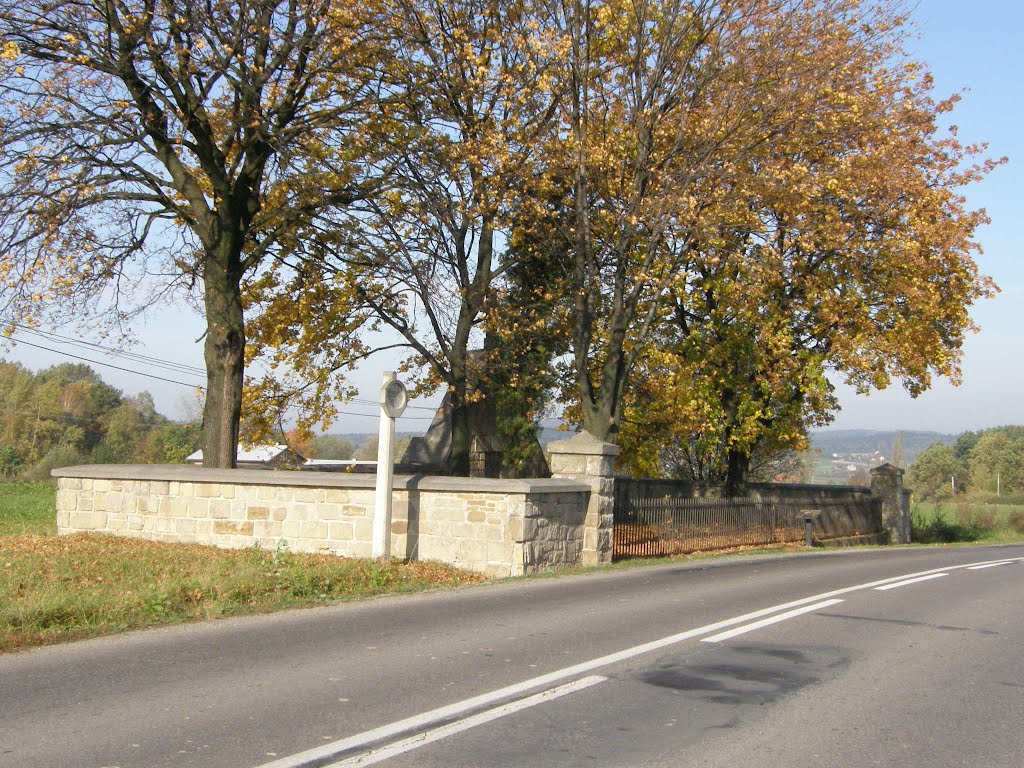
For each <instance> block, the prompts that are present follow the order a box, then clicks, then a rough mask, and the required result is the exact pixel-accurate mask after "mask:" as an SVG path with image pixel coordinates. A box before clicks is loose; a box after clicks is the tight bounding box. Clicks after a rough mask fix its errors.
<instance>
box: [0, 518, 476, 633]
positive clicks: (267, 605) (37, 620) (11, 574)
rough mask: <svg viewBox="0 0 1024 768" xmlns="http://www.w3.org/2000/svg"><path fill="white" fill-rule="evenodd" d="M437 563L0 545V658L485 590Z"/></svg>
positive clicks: (201, 549) (24, 539)
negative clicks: (396, 597)
mask: <svg viewBox="0 0 1024 768" xmlns="http://www.w3.org/2000/svg"><path fill="white" fill-rule="evenodd" d="M483 579H484V577H483V576H480V575H478V574H474V573H467V572H465V571H460V570H458V569H457V568H453V567H450V566H447V565H443V564H440V563H431V562H408V563H406V562H401V561H392V562H389V563H378V562H375V561H370V560H357V559H347V558H341V557H334V556H330V555H306V554H296V553H292V552H288V551H285V550H278V551H266V550H262V549H258V548H253V549H247V550H222V549H217V548H215V547H206V546H198V545H187V544H159V543H155V542H148V541H138V540H134V539H123V538H118V537H115V536H105V535H102V534H81V535H75V536H59V537H58V536H15V537H6V538H0V595H4V598H5V599H4V600H2V601H0V652H3V651H12V650H17V649H20V648H26V647H29V646H35V645H47V644H51V643H58V642H63V641H66V640H74V639H79V638H85V637H95V636H98V635H107V634H113V633H116V632H122V631H124V630H127V629H136V628H140V627H151V626H156V625H160V624H174V623H179V622H184V621H193V620H201V619H211V618H216V617H221V616H237V615H243V614H251V613H266V612H269V611H276V610H281V609H284V608H295V607H300V606H313V605H319V604H325V603H332V602H339V601H345V600H355V599H360V598H366V597H372V596H375V595H382V594H386V593H399V592H414V591H419V590H424V589H433V588H437V587H451V586H458V585H462V584H468V583H472V582H477V581H482V580H483Z"/></svg>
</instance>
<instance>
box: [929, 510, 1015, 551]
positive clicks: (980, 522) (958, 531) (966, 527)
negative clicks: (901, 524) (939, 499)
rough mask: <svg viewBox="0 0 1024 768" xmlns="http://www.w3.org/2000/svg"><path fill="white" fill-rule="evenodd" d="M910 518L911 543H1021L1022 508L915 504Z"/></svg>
mask: <svg viewBox="0 0 1024 768" xmlns="http://www.w3.org/2000/svg"><path fill="white" fill-rule="evenodd" d="M910 514H911V521H912V530H913V541H914V543H920V544H952V543H957V542H983V543H986V544H1008V543H1014V542H1020V541H1024V505H1018V504H988V503H983V502H970V501H958V502H947V503H934V504H932V503H919V504H915V505H914V506H913V508H912V509H911V513H910Z"/></svg>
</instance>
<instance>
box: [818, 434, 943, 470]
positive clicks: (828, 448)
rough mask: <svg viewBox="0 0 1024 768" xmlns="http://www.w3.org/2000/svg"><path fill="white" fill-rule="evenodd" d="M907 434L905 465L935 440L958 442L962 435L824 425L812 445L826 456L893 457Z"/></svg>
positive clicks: (938, 441)
mask: <svg viewBox="0 0 1024 768" xmlns="http://www.w3.org/2000/svg"><path fill="white" fill-rule="evenodd" d="M901 433H902V435H903V462H902V464H903V466H904V467H908V466H910V465H911V464H912V463H913V462H914V460H915V459H916V458H917V457H918V456H920V455H921V453H922V452H923V451H924V450H925V449H926V448H927V447H928V446H929V445H931V444H932V443H944V444H947V445H950V444H952V443H954V442H956V439H957V437H958V435H951V434H946V433H943V432H915V431H912V430H902V431H901V430H893V431H888V432H880V431H877V430H871V429H823V430H816V431H813V432H811V445H812V447H813V448H814V449H815V450H816V451H820V452H821V455H822V456H823V457H828V456H832V455H833V454H839V455H840V456H843V455H851V454H855V453H874V452H876V451H878V452H880V453H882V454H883V455H884V456H886V458H887V459H889V458H892V453H893V447H894V446H895V445H896V441H897V439H898V438H899V435H900V434H901Z"/></svg>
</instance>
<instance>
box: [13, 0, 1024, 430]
mask: <svg viewBox="0 0 1024 768" xmlns="http://www.w3.org/2000/svg"><path fill="white" fill-rule="evenodd" d="M914 15H915V18H916V21H917V24H918V28H919V32H920V39H918V40H913V41H911V42H910V45H909V48H910V50H911V52H912V53H913V54H914V55H915V56H916V57H917V58H920V59H922V60H924V61H926V62H928V63H929V64H930V65H931V68H932V71H933V73H934V76H935V84H936V95H937V96H939V97H942V96H945V95H948V94H951V93H954V92H960V91H965V92H964V93H963V100H962V101H961V103H960V105H959V106H958V108H957V109H956V111H955V112H954V113H953V116H952V122H954V123H956V124H957V125H958V126H959V127H960V136H961V138H962V139H963V140H964V141H967V142H975V141H987V142H988V143H989V147H990V149H989V153H990V155H991V156H993V157H1001V156H1004V155H1005V156H1007V157H1009V158H1010V162H1009V164H1008V165H1006V166H1003V167H1001V168H999V169H997V170H996V171H995V172H994V173H993V174H992V175H991V176H989V177H988V178H987V179H986V180H985V181H984V182H983V183H981V184H979V185H976V186H975V187H974V188H971V189H970V190H968V192H967V196H968V201H969V203H970V205H971V206H972V207H976V208H978V207H983V208H985V209H986V210H987V211H988V214H989V216H990V217H991V219H992V223H991V224H990V225H988V226H987V227H984V228H983V229H982V230H980V231H979V233H978V237H977V239H978V241H979V242H980V243H981V244H982V246H983V248H984V254H983V255H982V256H981V258H980V261H979V263H980V266H981V269H982V271H983V272H985V273H986V274H988V275H991V276H992V277H993V278H995V280H996V282H997V283H998V285H999V286H1000V288H1001V293H1000V294H999V295H998V296H997V297H996V298H995V299H993V300H989V301H985V302H982V303H981V304H979V305H977V306H976V307H975V308H974V311H973V313H972V314H973V316H974V318H975V321H976V322H977V323H978V324H979V325H980V326H981V332H980V333H979V334H977V335H975V336H972V337H971V338H970V339H968V341H967V343H966V345H965V348H964V360H963V385H962V386H961V387H959V388H955V387H952V386H950V385H949V384H948V382H945V381H937V382H936V383H935V386H934V387H933V388H932V390H931V391H929V392H927V393H925V394H924V395H922V396H920V397H918V398H916V399H912V398H910V397H909V396H907V395H906V394H905V393H904V392H903V391H902V390H901V389H900V388H899V387H894V388H890V389H889V390H886V391H884V392H879V393H873V394H871V395H870V396H862V395H857V394H856V393H854V392H853V391H852V390H849V389H847V388H845V387H840V388H839V396H840V404H841V405H842V410H841V411H840V412H839V413H838V414H837V415H836V419H835V422H834V424H833V425H832V426H833V427H835V428H842V429H884V430H888V429H908V430H917V429H922V430H935V431H940V432H953V433H956V432H962V431H964V430H967V429H978V428H984V427H990V426H997V425H1000V424H1010V423H1016V424H1024V396H1022V385H1021V382H1022V381H1024V266H1022V262H1021V259H1020V258H1019V257H1018V256H1019V251H1020V248H1019V245H1018V241H1019V236H1018V230H1019V228H1020V226H1021V222H1024V196H1022V191H1024V131H1021V121H1022V117H1024V106H1022V104H1021V98H1022V94H1024V63H1022V61H1021V59H1020V58H1019V56H1018V54H1017V53H1016V51H1017V47H1018V45H1019V36H1020V34H1021V31H1022V30H1024V2H1017V0H974V1H973V2H969V3H968V2H965V1H964V0H920V2H919V3H918V5H917V7H916V9H915V12H914ZM138 331H139V336H140V341H141V343H140V345H139V347H138V349H139V351H145V353H146V354H149V355H153V356H155V357H160V358H163V359H169V360H175V361H178V362H181V363H185V364H188V365H193V366H201V365H202V345H201V342H199V341H198V339H199V337H200V336H201V335H202V332H203V324H202V322H201V321H200V320H199V319H198V318H197V317H195V316H194V315H188V314H185V313H178V312H174V311H172V310H165V311H162V312H157V313H155V314H154V315H153V316H152V317H151V318H150V319H149V321H148V322H147V323H146V324H145V325H142V326H140V327H139V328H138ZM68 333H69V335H72V334H71V332H70V331H69V332H68ZM41 343H44V344H46V342H41ZM48 346H56V345H52V344H48ZM61 348H62V349H65V350H67V351H70V352H71V353H72V354H80V355H82V356H83V357H89V358H92V359H94V360H97V361H103V362H109V363H113V364H115V365H123V366H124V367H126V368H135V369H140V368H141V366H139V365H138V364H136V363H133V362H125V361H119V360H118V359H115V358H111V357H106V356H103V355H102V354H100V353H98V352H95V351H85V350H82V349H73V348H70V347H66V346H62V347H61ZM5 356H6V357H7V358H8V359H12V360H17V361H20V362H22V363H24V364H25V365H27V366H29V367H30V368H33V369H39V368H42V367H46V366H48V365H53V364H55V363H58V362H63V361H65V360H67V359H68V358H66V357H62V356H60V355H55V354H53V353H47V352H43V351H41V350H38V349H32V348H29V347H27V346H24V345H19V346H17V347H16V348H14V349H13V350H12V351H10V352H9V353H7V354H6V355H5ZM387 365H388V362H387V361H384V360H381V361H379V362H375V361H371V362H370V363H369V364H368V365H366V366H364V368H363V369H362V370H361V371H360V372H359V373H358V375H357V376H356V377H355V382H356V384H357V385H359V386H360V388H361V393H360V397H361V398H364V399H371V398H374V399H375V397H376V395H375V393H376V390H377V387H378V386H379V382H380V374H381V371H382V370H383V368H384V367H385V366H387ZM94 367H95V368H96V370H97V371H99V372H100V374H101V375H102V376H103V378H104V379H105V380H107V381H109V382H110V383H111V384H113V385H114V386H116V387H118V388H120V389H122V390H123V391H125V392H127V393H134V392H138V391H141V390H143V389H146V390H149V391H150V392H151V393H152V394H153V396H154V398H155V399H156V403H157V407H158V409H159V410H160V411H161V412H163V413H166V414H168V415H172V416H177V415H180V413H181V401H182V399H183V398H184V399H188V398H189V397H190V392H191V391H190V389H189V388H188V387H183V386H178V385H174V384H168V383H164V382H160V381H157V380H153V379H149V378H144V377H141V376H137V375H133V374H130V373H124V372H121V371H117V370H113V369H111V368H106V367H101V366H94ZM142 370H146V369H145V368H142ZM150 372H152V373H156V374H161V372H160V371H158V370H153V369H151V370H150ZM161 375H163V374H161ZM166 375H167V376H168V378H182V377H181V376H176V375H171V374H166ZM187 380H188V381H195V383H202V380H201V378H188V379H187ZM344 410H345V411H347V412H349V413H350V414H367V416H366V417H364V418H360V417H356V416H344V417H343V419H342V421H341V423H339V424H338V425H336V426H335V427H334V428H333V429H334V430H336V431H345V432H357V431H360V432H372V431H375V430H376V418H375V416H370V414H374V408H373V407H372V406H370V405H367V404H365V403H363V404H360V403H353V404H350V405H348V406H346V407H345V409H344ZM407 415H408V418H406V419H403V420H402V421H400V422H399V429H402V430H408V431H413V430H417V431H418V430H422V429H424V428H425V425H426V423H427V422H426V421H422V420H420V419H422V418H423V417H424V416H429V414H428V413H427V412H424V411H413V410H410V411H407ZM417 417H418V418H417Z"/></svg>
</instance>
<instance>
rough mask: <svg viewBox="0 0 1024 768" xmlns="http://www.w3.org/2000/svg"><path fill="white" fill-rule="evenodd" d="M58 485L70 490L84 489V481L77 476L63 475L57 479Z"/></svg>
mask: <svg viewBox="0 0 1024 768" xmlns="http://www.w3.org/2000/svg"><path fill="white" fill-rule="evenodd" d="M57 487H58V488H63V489H65V490H68V491H80V490H82V481H81V479H80V478H77V477H62V478H60V479H59V480H58V481H57Z"/></svg>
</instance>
